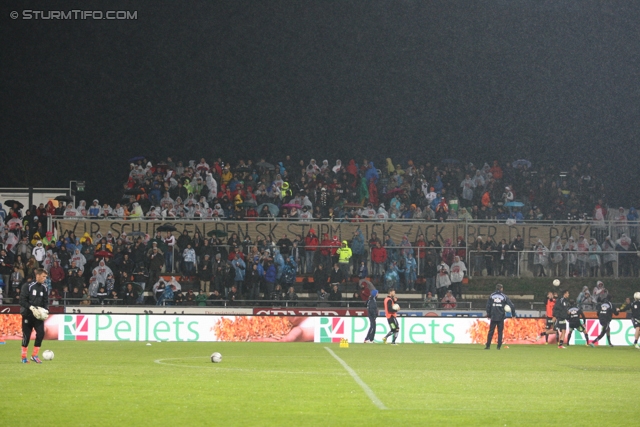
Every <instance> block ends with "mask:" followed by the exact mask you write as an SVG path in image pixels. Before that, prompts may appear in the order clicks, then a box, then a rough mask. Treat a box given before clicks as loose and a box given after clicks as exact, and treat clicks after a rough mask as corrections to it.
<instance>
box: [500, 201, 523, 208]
mask: <svg viewBox="0 0 640 427" xmlns="http://www.w3.org/2000/svg"><path fill="white" fill-rule="evenodd" d="M504 205H505V206H506V207H508V208H521V207H523V206H524V203H522V202H516V201H513V202H507V203H505V204H504Z"/></svg>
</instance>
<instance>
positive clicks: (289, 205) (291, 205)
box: [282, 203, 302, 209]
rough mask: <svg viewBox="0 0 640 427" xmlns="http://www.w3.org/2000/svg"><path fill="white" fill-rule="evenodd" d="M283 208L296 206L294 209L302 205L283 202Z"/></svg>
mask: <svg viewBox="0 0 640 427" xmlns="http://www.w3.org/2000/svg"><path fill="white" fill-rule="evenodd" d="M282 207H283V208H296V209H302V206H301V205H299V204H297V203H285V204H284V205H282Z"/></svg>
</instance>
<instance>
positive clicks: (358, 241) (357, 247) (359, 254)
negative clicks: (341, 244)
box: [351, 229, 365, 273]
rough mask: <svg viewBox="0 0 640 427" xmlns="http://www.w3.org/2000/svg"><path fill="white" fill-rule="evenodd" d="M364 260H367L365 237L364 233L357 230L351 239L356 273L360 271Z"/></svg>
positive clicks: (352, 262)
mask: <svg viewBox="0 0 640 427" xmlns="http://www.w3.org/2000/svg"><path fill="white" fill-rule="evenodd" d="M363 260H365V251H364V236H363V235H362V231H361V230H360V229H357V230H356V231H355V232H354V233H353V238H352V239H351V264H352V265H353V272H354V273H355V272H357V271H358V268H359V267H360V263H361V262H362V261H363Z"/></svg>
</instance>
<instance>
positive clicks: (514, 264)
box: [467, 250, 640, 278]
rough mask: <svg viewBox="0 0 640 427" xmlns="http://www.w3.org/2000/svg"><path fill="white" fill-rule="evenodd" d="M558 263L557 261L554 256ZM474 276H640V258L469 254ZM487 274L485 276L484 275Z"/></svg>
mask: <svg viewBox="0 0 640 427" xmlns="http://www.w3.org/2000/svg"><path fill="white" fill-rule="evenodd" d="M556 255H559V256H560V257H561V258H560V257H558V258H556V259H557V261H554V257H555V256H556ZM468 257H469V265H468V266H467V268H468V271H469V275H471V276H479V275H482V276H512V277H565V278H568V277H613V278H618V277H638V276H639V275H640V258H639V257H638V255H637V253H636V252H635V251H633V252H632V251H606V252H576V251H549V252H547V253H546V254H545V255H542V256H541V254H540V253H539V252H538V251H535V250H526V251H518V252H507V253H506V254H501V253H497V252H493V251H475V250H470V251H469V252H468ZM485 273H486V274H485Z"/></svg>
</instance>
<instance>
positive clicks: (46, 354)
mask: <svg viewBox="0 0 640 427" xmlns="http://www.w3.org/2000/svg"><path fill="white" fill-rule="evenodd" d="M54 356H55V355H54V354H53V351H51V350H45V351H44V352H42V358H43V359H44V360H53V357H54Z"/></svg>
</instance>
